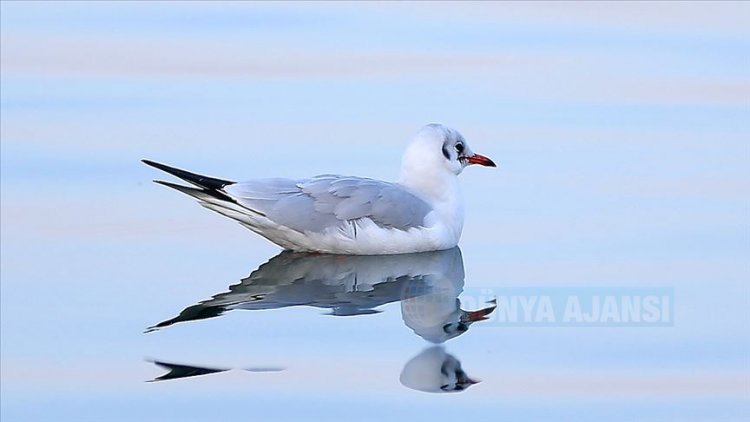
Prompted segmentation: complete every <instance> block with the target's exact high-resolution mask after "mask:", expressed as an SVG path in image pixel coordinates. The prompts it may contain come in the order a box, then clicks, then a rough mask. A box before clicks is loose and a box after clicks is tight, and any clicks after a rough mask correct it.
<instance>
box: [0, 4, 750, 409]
mask: <svg viewBox="0 0 750 422" xmlns="http://www.w3.org/2000/svg"><path fill="white" fill-rule="evenodd" d="M0 7H1V12H2V13H1V16H0V17H1V22H0V23H1V24H2V25H0V26H1V27H0V35H1V36H0V43H1V46H2V60H1V62H2V63H1V66H2V89H1V90H0V106H1V108H2V113H1V116H0V120H1V121H0V123H1V124H0V136H1V139H2V142H1V145H0V147H1V151H0V152H1V156H0V160H1V164H2V165H1V171H2V178H1V182H0V183H1V187H2V201H1V204H0V211H1V212H2V216H1V217H2V218H1V219H0V223H1V225H2V227H1V228H2V230H1V233H0V236H1V240H2V248H0V256H1V257H2V266H1V267H0V271H1V274H0V275H1V278H2V283H1V284H0V286H1V289H2V291H1V293H2V294H1V297H0V304H1V306H0V313H1V315H2V318H1V324H0V328H1V330H0V332H1V333H2V338H1V340H2V341H1V347H0V356H1V357H2V365H1V368H0V369H1V375H2V376H1V378H2V380H1V386H0V404H1V406H0V407H1V412H2V414H1V416H2V420H3V421H4V422H5V421H34V420H43V421H46V420H49V421H64V420H75V421H78V420H92V421H93V420H95V421H100V420H159V421H161V420H171V419H175V420H206V419H209V420H211V419H219V418H253V419H261V420H267V419H280V420H299V419H301V418H305V419H310V420H331V419H335V418H336V419H338V418H347V419H356V420H360V419H362V420H365V419H370V420H372V419H379V420H383V419H385V420H388V419H396V418H398V419H411V420H432V419H458V418H462V419H463V418H466V419H478V420H487V419H491V418H492V419H510V420H519V419H532V420H599V419H604V418H607V419H610V420H680V421H682V420H746V419H748V418H749V417H750V402H749V400H748V397H750V322H749V321H750V287H748V280H750V224H749V223H750V170H749V169H750V149H749V147H748V139H750V60H749V59H748V58H749V57H750V31H749V30H748V29H747V28H748V26H747V21H748V19H749V18H750V7H749V6H748V4H746V3H739V2H738V3H658V4H648V3H632V4H631V3H622V4H620V3H591V4H589V3H580V4H574V3H567V4H562V3H561V4H557V3H555V4H550V3H529V4H513V3H496V4H491V3H488V4H484V3H482V4H478V3H473V4H472V3H467V4H457V3H439V4H375V3H373V4H360V5H358V4H343V3H333V4H322V5H317V4H242V3H224V4H207V3H181V4H170V3H159V4H146V3H117V4H114V3H20V2H3V3H2V4H1V6H0ZM430 122H441V123H445V124H448V125H451V126H453V127H456V128H457V129H458V130H460V131H461V132H462V133H463V135H464V136H465V137H466V139H467V140H468V142H469V143H470V144H471V146H472V148H473V149H474V150H475V151H477V152H480V153H482V154H484V155H487V156H489V157H492V158H493V160H495V161H496V162H497V163H498V164H499V166H498V168H497V169H485V168H469V169H467V170H466V171H465V172H464V173H463V174H462V175H461V179H462V185H463V188H464V196H465V200H466V214H467V215H466V224H465V229H464V234H463V237H462V240H461V243H460V251H458V252H456V251H454V252H452V253H454V254H455V253H458V254H459V255H460V259H459V260H456V259H455V256H453V259H452V260H448V261H447V262H448V264H446V265H445V266H444V267H440V266H439V265H438V266H437V267H436V266H435V264H434V262H433V261H430V262H431V263H428V264H425V263H424V262H422V261H423V260H420V259H417V258H414V257H412V258H409V257H402V258H401V260H400V261H399V262H395V261H388V260H386V259H385V258H383V259H384V260H383V261H382V262H378V261H377V260H370V261H368V262H366V263H362V262H358V261H357V262H354V261H351V260H345V259H344V260H337V261H335V262H336V264H331V263H325V264H324V265H317V264H310V263H309V262H308V261H306V260H305V259H302V261H295V263H292V264H286V265H284V266H281V267H282V269H284V270H287V271H292V270H294V269H295V268H297V269H299V268H303V267H304V268H305V271H303V273H302V274H303V275H304V276H299V275H298V276H299V277H298V278H294V277H291V278H290V276H289V274H286V275H282V276H276V275H274V277H270V279H271V280H272V281H271V282H269V283H270V284H269V285H267V286H265V287H263V288H260V287H258V286H259V285H256V284H254V282H253V283H249V284H250V285H249V287H247V289H246V290H247V291H250V292H253V294H251V295H250V296H249V298H248V297H242V298H239V299H238V298H237V297H231V296H230V299H232V303H231V305H227V304H221V307H219V308H217V307H216V306H214V307H212V306H213V305H217V302H215V300H216V299H213V300H214V302H211V300H212V299H211V298H212V296H214V295H219V297H224V296H221V295H222V294H224V293H226V292H227V291H228V290H229V289H230V286H233V285H237V284H238V283H241V282H242V280H243V279H244V278H246V277H248V275H249V274H251V273H253V272H256V270H257V271H260V272H261V275H263V274H264V273H263V268H267V266H265V267H260V266H261V265H262V264H264V263H265V262H267V261H269V260H271V259H272V258H273V257H274V256H276V255H277V254H278V253H279V252H280V249H279V248H278V247H276V246H275V245H273V244H271V243H269V242H268V241H266V240H264V239H262V238H260V237H258V236H256V235H254V234H252V233H250V232H249V231H247V230H245V229H243V228H242V227H240V226H238V225H236V224H235V223H233V222H231V221H228V220H226V219H223V218H221V217H220V216H218V215H216V214H213V213H211V212H209V211H207V210H205V209H203V208H201V207H199V206H196V205H195V204H194V203H193V202H192V201H191V200H190V199H189V198H187V197H184V196H182V195H180V194H179V193H177V192H173V191H170V190H168V189H166V188H164V187H162V186H158V185H154V184H152V183H151V180H152V179H154V178H158V177H162V175H160V174H158V172H157V171H155V170H153V169H150V168H147V167H146V166H143V165H142V164H141V163H140V162H139V160H140V159H142V158H150V159H154V160H157V161H163V162H167V163H169V164H173V165H177V166H179V167H183V168H189V169H191V170H194V171H198V172H203V173H206V174H210V175H214V176H220V177H226V178H229V179H243V178H246V179H252V178H259V177H267V176H285V177H305V176H311V175H314V174H321V173H331V172H335V173H340V174H353V175H360V176H369V177H376V178H382V179H388V180H393V179H396V178H397V176H398V169H399V162H400V155H401V152H402V150H403V147H404V144H405V142H406V141H407V140H408V138H409V137H410V136H411V135H412V134H413V133H414V132H415V131H416V130H418V129H419V127H421V126H422V125H424V124H427V123H430ZM302 258H304V257H302ZM410 259H411V261H409V260H410ZM277 260H278V259H276V260H274V261H272V262H277ZM404 260H407V261H408V262H406V263H404V262H405V261H404ZM437 261H440V260H439V259H438V260H437ZM440 262H442V261H440ZM459 263H460V266H462V267H463V274H459V273H457V272H456V271H457V270H458V269H459ZM259 267H260V268H259ZM321 271H323V272H324V273H325V272H326V271H328V273H327V275H326V276H325V277H323V276H320V274H319V273H320V272H321ZM255 274H256V275H257V272H256V273H255ZM268 274H269V273H266V275H268ZM316 274H317V275H316ZM353 274H356V275H357V277H356V279H357V283H352V282H350V281H351V279H352V275H353ZM399 277H401V278H399ZM289 280H297V284H294V283H291V285H290V287H283V286H287V285H288V284H289ZM398 283H401V284H398ZM415 283H416V284H415ZM269 286H270V287H269ZM258 289H260V293H258ZM264 289H265V290H264ZM235 290H237V288H235ZM243 291H244V290H243V289H240V292H243ZM436 292H437V293H436ZM549 292H554V294H553V296H554V298H553V300H552V302H553V306H555V307H557V308H558V309H555V312H561V310H560V309H559V307H560V306H563V305H560V304H563V303H566V300H567V299H563V298H567V296H575V297H579V298H580V299H581V303H582V304H583V305H585V306H589V307H590V306H591V304H592V303H593V299H592V296H596V295H597V293H599V294H601V299H602V300H604V298H605V296H607V295H609V296H613V297H614V298H615V299H616V301H617V303H618V304H620V305H622V302H621V300H622V299H623V296H627V298H626V300H631V299H634V298H636V297H645V296H649V295H650V294H655V295H656V296H658V298H665V299H664V300H663V301H661V302H659V306H664V304H666V306H668V309H667V310H668V312H664V315H666V316H667V317H668V318H667V319H666V320H665V321H661V319H660V322H663V323H659V324H653V323H648V322H643V321H641V322H636V323H630V324H625V326H624V325H623V324H621V323H616V322H615V321H613V320H604V321H600V323H598V324H588V325H586V324H580V325H576V324H572V325H570V324H568V325H565V324H549V323H548V322H549V321H545V320H544V318H541V319H536V320H531V321H530V322H528V323H524V324H515V325H513V324H504V323H503V322H502V321H501V320H500V318H501V316H502V315H508V313H507V312H509V310H508V308H507V306H509V305H508V304H509V303H510V301H511V300H514V299H513V297H516V299H519V298H523V299H524V300H528V299H529V298H530V297H532V296H536V297H537V300H539V298H540V297H543V296H545V294H547V293H549ZM456 298H458V302H456ZM493 298H495V299H496V301H497V303H498V305H499V307H498V309H495V310H494V311H493V312H492V313H491V314H488V315H487V317H488V319H486V320H481V321H476V322H471V324H468V329H466V330H464V329H463V328H467V327H459V326H460V323H461V322H462V320H461V318H462V316H463V317H464V319H465V318H466V315H465V314H464V313H462V312H461V310H464V311H467V312H469V311H475V310H477V309H483V308H487V307H490V308H491V307H492V303H491V300H492V299H493ZM235 299H236V300H235ZM597 300H598V299H597ZM659 300H661V299H659ZM201 301H209V302H204V304H203V306H204V307H208V308H210V309H209V310H208V311H207V312H208V314H202V315H204V316H206V315H213V317H212V318H203V319H199V320H190V321H183V322H179V323H175V324H173V325H170V326H168V327H164V328H161V329H159V330H157V331H154V332H150V333H144V330H146V329H147V328H148V327H150V326H152V325H154V324H157V323H159V322H161V321H165V320H169V319H170V318H173V317H175V316H177V315H178V314H180V312H181V311H183V310H184V309H185V308H188V307H191V306H194V305H196V304H198V303H199V302H201ZM414 301H416V302H414ZM420 301H421V302H420ZM602 303H603V302H602ZM457 304H459V305H460V306H458V305H457ZM456 306H458V307H456ZM239 308H251V309H239ZM192 309H196V308H192ZM659 309H664V308H659ZM590 310H591V309H588V311H590ZM537 311H538V308H534V311H533V315H536V312H537ZM584 311H586V310H584ZM618 312H619V310H618ZM332 313H333V314H334V315H331V314H332ZM215 314H216V315H215ZM218 314H221V315H218ZM354 314H356V315H354ZM556 315H557V318H560V316H559V315H561V313H560V314H556ZM618 315H620V316H622V314H618ZM639 315H641V316H643V315H644V314H639ZM519 318H523V315H520V316H519ZM428 322H429V323H428ZM463 322H464V323H465V322H466V321H463ZM631 322H632V321H631ZM420 324H421V325H420ZM444 325H448V326H449V327H448V328H446V329H444V328H443V326H444ZM415 327H416V329H415ZM435 327H437V328H438V332H440V330H443V331H442V332H444V333H445V332H446V331H445V330H448V331H447V332H450V333H457V332H460V334H457V335H455V336H447V335H446V338H442V339H437V338H435V337H434V332H433V331H430V330H431V329H433V328H435ZM456 330H458V331H456ZM430 333H432V334H430ZM448 337H450V338H448ZM429 340H433V341H429ZM436 341H437V343H436ZM152 360H157V361H162V362H167V363H173V364H185V365H189V366H193V367H199V368H209V369H231V370H228V371H224V372H216V373H211V374H205V375H200V376H195V377H186V378H181V379H174V380H167V381H160V382H146V381H149V380H153V379H154V378H156V377H159V376H161V375H163V374H164V373H166V372H167V371H165V370H163V369H160V368H159V367H157V366H156V365H154V364H153V363H151V361H152ZM459 365H460V371H459ZM415 368H416V369H415ZM244 369H252V370H253V371H246V370H244ZM461 373H463V374H464V375H465V377H468V378H469V379H472V380H475V381H476V380H479V381H481V382H479V383H477V384H467V387H466V388H464V389H463V391H459V392H452V393H448V392H446V393H440V392H437V391H432V390H435V388H432V387H430V388H428V387H425V386H433V387H434V386H435V385H436V384H435V382H439V383H440V384H439V385H437V390H440V391H443V390H442V389H441V387H442V386H444V385H448V387H447V388H446V389H447V390H451V389H453V388H452V386H454V385H455V384H456V382H457V380H458V379H464V378H463V377H464V375H460V374H461ZM446 374H447V375H446ZM456 374H459V375H456ZM451 376H453V378H451ZM431 377H432V378H431ZM443 377H445V378H443ZM436 380H437V381H436ZM446 380H447V381H446ZM431 382H432V383H431ZM459 383H460V382H459ZM431 388H432V390H431V391H430V392H425V391H420V389H422V390H425V389H427V390H430V389H431Z"/></svg>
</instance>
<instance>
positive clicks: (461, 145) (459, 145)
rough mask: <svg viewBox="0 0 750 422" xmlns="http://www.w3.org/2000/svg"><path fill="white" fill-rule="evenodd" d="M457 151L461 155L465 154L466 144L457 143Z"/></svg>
mask: <svg viewBox="0 0 750 422" xmlns="http://www.w3.org/2000/svg"><path fill="white" fill-rule="evenodd" d="M456 151H458V153H459V154H460V153H462V152H464V144H462V143H461V142H459V143H457V144H456Z"/></svg>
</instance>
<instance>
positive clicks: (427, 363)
mask: <svg viewBox="0 0 750 422" xmlns="http://www.w3.org/2000/svg"><path fill="white" fill-rule="evenodd" d="M399 381H401V384H403V385H404V386H405V387H409V388H411V389H412V390H418V391H424V392H426V393H452V392H457V391H463V390H465V389H467V388H468V387H470V386H472V385H474V384H476V383H478V382H479V381H477V380H474V379H471V378H469V376H468V375H466V372H464V371H463V369H461V362H460V361H459V360H458V359H456V358H455V357H454V356H453V355H451V354H448V353H446V351H445V349H443V347H442V346H433V347H430V348H427V349H425V350H424V351H422V353H420V354H418V355H417V356H414V357H413V358H411V360H410V361H409V362H406V365H404V369H403V370H402V371H401V376H400V377H399Z"/></svg>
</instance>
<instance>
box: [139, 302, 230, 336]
mask: <svg viewBox="0 0 750 422" xmlns="http://www.w3.org/2000/svg"><path fill="white" fill-rule="evenodd" d="M225 310H226V309H225V308H224V307H221V306H205V305H200V304H199V305H193V306H188V307H187V308H185V309H183V310H182V312H180V314H179V315H177V316H176V317H174V318H172V319H168V320H166V321H162V322H160V323H158V324H155V325H152V326H151V327H148V328H146V331H144V333H150V332H153V331H157V330H159V329H160V328H164V327H169V326H170V325H174V324H177V323H178V322H187V321H196V320H199V319H208V318H215V317H217V316H220V315H221V314H223V313H224V311H225Z"/></svg>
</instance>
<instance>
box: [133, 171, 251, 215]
mask: <svg viewBox="0 0 750 422" xmlns="http://www.w3.org/2000/svg"><path fill="white" fill-rule="evenodd" d="M141 161H143V163H144V164H146V165H149V166H151V167H154V168H157V169H159V170H162V171H164V172H166V173H169V174H171V175H173V176H176V177H179V178H180V179H182V180H184V181H186V182H188V183H190V184H192V185H193V186H195V187H190V186H184V185H178V184H176V183H172V182H165V181H163V180H154V182H156V183H158V184H160V185H164V186H167V187H170V188H172V189H175V190H178V191H180V192H182V193H184V194H186V195H190V196H192V197H193V198H195V199H197V200H198V201H199V202H200V204H201V205H203V206H204V207H206V208H208V209H210V210H213V211H216V212H218V213H220V214H223V215H225V216H227V217H229V218H232V219H234V220H237V221H239V222H240V223H243V224H247V223H248V222H251V221H252V220H248V214H249V215H251V216H252V215H261V216H262V215H263V214H262V213H260V212H258V211H255V210H252V209H249V208H247V207H244V206H242V205H240V204H238V203H237V201H236V200H235V199H234V198H232V197H231V196H229V195H227V194H226V192H224V190H223V188H224V187H225V186H229V185H233V184H234V183H235V182H233V181H231V180H224V179H217V178H215V177H209V176H203V175H201V174H196V173H191V172H189V171H187V170H182V169H178V168H175V167H170V166H168V165H166V164H161V163H157V162H154V161H151V160H141Z"/></svg>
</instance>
